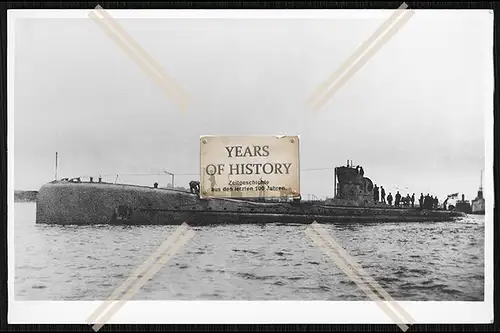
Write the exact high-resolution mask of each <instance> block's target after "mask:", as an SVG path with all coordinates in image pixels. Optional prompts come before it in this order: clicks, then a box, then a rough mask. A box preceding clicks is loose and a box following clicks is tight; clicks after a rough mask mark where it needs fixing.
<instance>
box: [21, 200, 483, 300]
mask: <svg viewBox="0 0 500 333" xmlns="http://www.w3.org/2000/svg"><path fill="white" fill-rule="evenodd" d="M15 216H16V220H15V250H16V251H15V265H16V271H15V294H16V295H15V297H16V300H101V299H105V298H107V297H108V296H109V295H111V293H112V292H113V290H114V289H115V288H116V287H118V286H119V284H120V283H121V282H122V281H124V280H125V279H126V278H127V277H128V275H129V274H131V273H132V272H133V271H134V270H135V269H136V267H138V266H139V265H140V264H141V263H142V262H143V261H144V260H146V259H147V258H148V257H149V255H150V254H151V253H153V251H155V250H156V248H157V247H158V246H159V245H160V244H161V243H162V242H163V241H164V240H165V239H166V238H167V237H168V236H169V234H170V233H171V232H172V231H173V230H174V229H175V228H176V227H175V226H78V227H77V226H47V225H36V224H35V223H34V221H35V204H33V203H16V204H15ZM306 227H307V226H305V225H292V226H287V225H283V224H281V225H255V226H253V225H242V226H214V227H196V228H194V230H195V231H196V234H195V236H194V237H193V238H192V239H191V240H190V241H189V243H188V244H187V245H186V246H184V247H183V248H182V249H181V250H180V252H178V254H177V255H175V256H174V257H173V258H171V259H170V261H169V262H168V263H167V265H166V266H165V267H163V268H162V269H161V270H160V271H159V272H158V273H157V274H156V275H155V276H154V277H153V278H152V279H151V280H150V281H149V283H148V284H146V285H145V286H144V287H143V288H142V290H141V291H140V292H139V293H138V294H136V295H135V296H134V299H144V300H169V299H183V300H195V299H197V300H199V299H206V300H220V299H224V300H235V299H238V300H338V301H339V300H368V298H367V297H366V295H365V294H364V293H363V292H362V291H361V290H359V288H358V287H357V286H356V285H355V284H354V283H352V282H351V281H350V280H349V279H348V278H347V276H346V275H345V274H344V273H343V272H342V271H341V270H340V269H339V268H337V267H336V266H335V264H334V263H333V262H332V261H330V260H329V259H327V258H326V257H325V256H324V255H323V254H322V252H321V251H320V250H319V249H318V248H316V247H315V245H314V244H313V243H312V241H311V240H310V239H309V238H308V237H307V236H306V235H305V234H304V231H305V228H306ZM323 227H324V228H326V229H327V230H328V231H329V232H330V233H332V234H334V235H335V237H336V239H337V240H338V241H339V242H340V244H341V245H342V246H343V247H344V249H345V250H346V251H347V252H348V253H349V254H350V255H351V257H353V258H355V259H356V260H357V261H358V263H360V264H361V265H362V266H363V267H364V268H365V270H366V271H367V272H368V273H369V274H370V275H371V276H372V277H373V278H374V279H375V280H377V281H378V282H379V283H380V285H381V286H382V287H383V288H385V289H386V290H387V292H388V293H389V294H390V295H391V296H392V297H393V298H395V299H396V300H407V301H425V300H436V301H454V300H459V301H482V300H483V292H484V285H483V284H484V283H483V281H484V216H479V217H473V216H471V217H469V218H467V219H465V220H462V221H459V222H453V223H449V222H442V223H401V224H397V223H390V224H369V225H368V224H348V225H323Z"/></svg>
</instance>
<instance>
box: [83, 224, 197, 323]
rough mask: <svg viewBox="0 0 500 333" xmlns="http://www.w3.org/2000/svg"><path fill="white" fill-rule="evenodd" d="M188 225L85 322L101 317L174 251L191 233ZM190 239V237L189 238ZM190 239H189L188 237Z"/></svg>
mask: <svg viewBox="0 0 500 333" xmlns="http://www.w3.org/2000/svg"><path fill="white" fill-rule="evenodd" d="M188 227H189V226H188V225H187V224H186V223H183V224H182V225H181V226H180V227H178V228H177V229H176V230H175V231H174V232H173V233H172V234H171V235H170V236H169V237H168V238H167V239H166V240H165V241H164V242H163V243H162V244H161V245H160V246H159V247H158V248H157V249H156V251H155V252H154V253H153V254H151V255H150V256H149V257H148V259H147V260H145V261H144V262H143V263H142V264H141V265H140V266H139V267H138V268H137V269H136V270H135V271H134V272H133V273H132V274H131V275H130V276H129V277H128V278H127V280H125V281H124V282H123V283H122V284H121V285H120V286H119V287H118V288H116V289H115V290H114V292H113V293H112V295H111V296H110V297H109V298H108V300H107V301H104V302H103V303H102V304H101V305H100V306H99V307H98V308H97V309H96V310H95V311H94V312H93V313H92V314H91V315H90V316H89V318H88V319H87V322H88V323H89V324H90V323H93V322H94V321H95V320H96V318H98V316H101V315H102V313H103V312H105V310H106V309H107V308H108V307H109V306H110V305H111V304H113V301H114V300H116V299H118V298H119V297H120V296H121V295H122V294H123V292H124V291H126V290H127V289H128V288H129V287H130V285H132V284H133V283H135V284H137V280H138V278H139V277H140V276H143V277H144V276H145V274H144V272H146V274H147V271H150V270H151V267H153V265H155V262H158V261H159V260H158V258H160V259H161V258H162V257H164V256H166V255H168V254H169V253H172V251H174V250H175V249H176V248H177V246H178V244H179V242H180V241H181V242H182V241H184V240H185V239H186V233H193V231H191V230H188ZM191 237H192V236H191ZM189 238H190V237H189ZM157 260H158V261H157Z"/></svg>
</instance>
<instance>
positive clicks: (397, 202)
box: [394, 191, 401, 207]
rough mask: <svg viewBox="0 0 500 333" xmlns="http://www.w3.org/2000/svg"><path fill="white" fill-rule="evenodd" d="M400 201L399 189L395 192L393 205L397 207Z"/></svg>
mask: <svg viewBox="0 0 500 333" xmlns="http://www.w3.org/2000/svg"><path fill="white" fill-rule="evenodd" d="M400 202H401V194H399V191H398V193H396V201H394V204H395V206H396V207H399V203H400Z"/></svg>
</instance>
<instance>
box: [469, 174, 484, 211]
mask: <svg viewBox="0 0 500 333" xmlns="http://www.w3.org/2000/svg"><path fill="white" fill-rule="evenodd" d="M484 205H485V202H484V198H483V172H482V171H481V182H480V185H479V191H477V196H476V198H475V199H474V200H472V208H471V211H472V214H478V215H484V211H485V207H484Z"/></svg>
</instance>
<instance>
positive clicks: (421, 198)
mask: <svg viewBox="0 0 500 333" xmlns="http://www.w3.org/2000/svg"><path fill="white" fill-rule="evenodd" d="M418 204H419V205H420V209H424V194H423V193H420V199H418Z"/></svg>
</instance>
